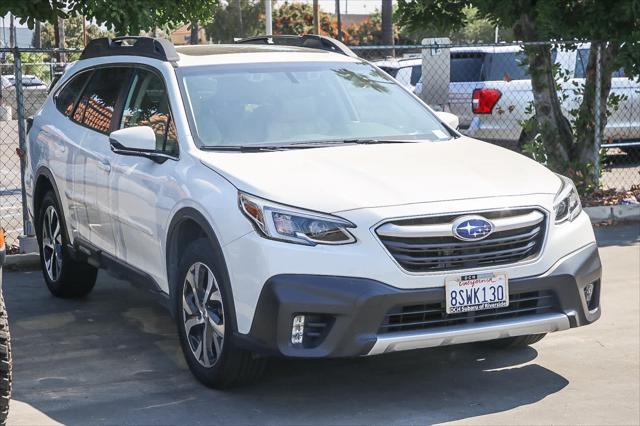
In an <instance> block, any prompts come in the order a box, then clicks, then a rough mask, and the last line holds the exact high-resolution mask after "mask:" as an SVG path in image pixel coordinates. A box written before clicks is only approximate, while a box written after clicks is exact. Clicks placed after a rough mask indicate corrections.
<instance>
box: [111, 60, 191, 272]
mask: <svg viewBox="0 0 640 426" xmlns="http://www.w3.org/2000/svg"><path fill="white" fill-rule="evenodd" d="M124 99H125V100H124V106H123V113H122V119H121V121H120V123H119V126H118V127H119V128H126V127H134V126H149V127H151V128H152V129H153V131H154V132H155V134H156V150H157V151H159V152H163V153H165V154H170V155H172V156H175V158H176V159H177V158H178V143H177V139H176V130H175V126H174V124H173V120H172V116H171V109H170V107H169V99H168V96H167V91H166V88H165V84H164V80H163V78H162V76H161V75H160V74H157V73H156V72H154V71H150V70H147V69H142V68H141V69H136V70H135V71H134V74H133V77H132V83H131V87H130V89H129V91H128V93H127V95H126V96H125V98H124ZM176 165H177V163H176V161H173V160H167V161H165V162H163V163H156V162H154V161H152V160H150V159H148V158H143V157H132V156H123V155H116V158H114V160H113V163H112V169H111V176H110V179H111V181H110V182H111V185H110V186H111V188H112V189H113V191H112V193H111V203H112V205H113V208H114V210H115V215H114V217H115V221H116V223H117V228H116V241H117V247H118V253H117V256H118V257H119V258H120V259H121V260H123V261H124V262H126V263H127V264H129V265H131V266H134V267H136V268H137V269H139V270H141V271H143V272H146V273H147V274H149V275H150V276H152V277H153V278H154V279H155V280H156V282H159V283H161V282H163V281H165V279H164V277H165V276H166V270H164V268H163V265H164V262H163V253H164V250H163V247H162V240H163V238H162V237H163V232H164V227H165V225H166V220H167V218H168V216H169V213H170V211H171V209H172V208H173V206H174V205H175V203H176V200H178V199H179V198H180V197H181V189H180V187H179V186H178V185H177V184H176V183H175V178H174V177H173V176H175V168H176Z"/></svg>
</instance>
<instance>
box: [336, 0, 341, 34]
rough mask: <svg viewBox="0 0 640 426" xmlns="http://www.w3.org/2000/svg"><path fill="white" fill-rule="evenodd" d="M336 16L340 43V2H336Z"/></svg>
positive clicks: (338, 0)
mask: <svg viewBox="0 0 640 426" xmlns="http://www.w3.org/2000/svg"><path fill="white" fill-rule="evenodd" d="M336 16H337V17H338V40H340V41H342V17H341V16H340V0H336Z"/></svg>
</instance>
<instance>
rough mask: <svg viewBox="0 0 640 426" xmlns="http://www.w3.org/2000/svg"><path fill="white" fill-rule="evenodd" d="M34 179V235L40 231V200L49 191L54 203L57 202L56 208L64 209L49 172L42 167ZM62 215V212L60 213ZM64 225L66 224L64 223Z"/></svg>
mask: <svg viewBox="0 0 640 426" xmlns="http://www.w3.org/2000/svg"><path fill="white" fill-rule="evenodd" d="M37 176H38V177H37V179H36V185H35V187H34V191H33V219H34V224H35V229H36V233H38V232H39V231H40V228H39V227H40V223H39V220H38V212H39V211H40V206H41V205H42V199H43V198H44V196H45V194H46V193H47V192H49V191H53V195H54V196H55V197H56V201H57V202H58V206H60V209H64V208H63V207H62V203H61V199H60V193H59V192H58V187H57V186H56V184H55V180H54V179H53V175H52V174H51V172H50V171H49V170H48V169H46V168H44V167H42V168H40V169H39V170H38V173H37ZM62 214H63V215H64V211H63V212H62ZM65 225H66V222H65Z"/></svg>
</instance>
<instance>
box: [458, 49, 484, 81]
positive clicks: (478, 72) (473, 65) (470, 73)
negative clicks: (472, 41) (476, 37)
mask: <svg viewBox="0 0 640 426" xmlns="http://www.w3.org/2000/svg"><path fill="white" fill-rule="evenodd" d="M483 62H484V54H482V53H458V54H452V55H451V82H452V83H462V82H467V81H481V80H482V64H483Z"/></svg>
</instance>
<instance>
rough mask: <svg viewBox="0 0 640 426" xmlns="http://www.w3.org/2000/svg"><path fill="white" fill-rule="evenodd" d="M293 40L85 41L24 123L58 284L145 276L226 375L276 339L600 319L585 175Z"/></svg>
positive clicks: (305, 340) (383, 341)
mask: <svg viewBox="0 0 640 426" xmlns="http://www.w3.org/2000/svg"><path fill="white" fill-rule="evenodd" d="M292 40H293V41H295V40H294V39H291V40H285V41H286V42H287V44H294V43H292ZM298 40H299V41H300V43H298V44H300V45H302V46H308V47H293V46H288V45H282V44H278V43H274V41H273V40H272V39H270V38H269V39H257V40H253V41H251V40H250V42H252V43H253V44H236V45H212V46H188V47H178V48H174V47H173V46H172V45H171V44H169V43H168V42H166V41H164V40H157V39H151V38H122V39H113V40H109V39H97V40H93V41H92V42H91V43H90V44H89V45H88V46H87V48H86V49H85V51H84V52H83V54H82V57H81V59H80V60H79V61H78V62H76V63H75V64H74V65H73V66H71V67H70V68H69V69H68V70H67V71H66V72H65V74H64V76H63V77H62V78H61V79H60V81H59V82H58V83H57V84H56V86H55V87H54V88H53V90H52V91H51V94H50V96H49V97H48V99H47V101H46V102H45V104H44V105H43V107H42V108H41V109H40V110H39V111H38V113H37V114H36V115H35V116H34V117H33V119H32V120H30V121H29V123H28V127H29V132H28V139H29V149H28V160H27V161H28V170H27V172H26V176H25V186H26V188H27V193H28V208H29V212H30V214H31V217H32V218H33V220H34V223H35V228H36V232H37V236H38V240H39V244H40V255H41V260H42V269H43V272H44V279H45V281H46V284H47V286H48V288H49V289H50V291H51V292H52V293H53V294H54V295H56V296H59V297H80V296H84V295H86V294H87V293H89V292H90V291H91V289H92V288H93V286H94V283H95V280H96V273H97V270H98V268H101V267H102V268H106V269H108V270H111V271H115V272H119V273H120V274H123V273H124V274H125V275H126V276H127V277H128V278H129V279H130V280H132V281H138V282H140V283H146V284H149V285H150V286H151V287H152V288H153V289H154V290H156V291H157V292H159V293H161V294H162V295H165V296H166V300H167V302H168V305H169V307H170V310H171V313H172V314H173V316H174V317H175V320H176V322H177V326H178V333H179V336H180V342H181V345H182V349H183V352H184V356H185V357H186V360H187V363H188V365H189V367H190V369H191V371H192V372H193V374H194V375H195V376H196V377H197V378H198V379H199V380H201V381H202V382H204V383H205V384H207V385H209V386H214V387H223V386H228V385H231V384H234V383H237V382H239V381H242V380H247V379H250V378H253V377H255V376H257V375H258V374H259V373H260V372H261V371H262V370H263V367H264V363H265V359H266V358H267V357H268V356H270V355H279V356H286V357H302V358H318V357H320V358H325V357H352V356H363V355H375V354H383V353H387V352H393V351H401V350H408V349H416V348H426V347H434V346H443V345H451V344H457V343H465V342H479V341H491V342H492V344H495V345H499V346H503V347H514V346H521V345H528V344H532V343H535V342H537V341H539V340H540V339H541V338H542V337H543V336H544V335H545V333H549V332H555V331H559V330H565V329H568V328H571V327H578V326H582V325H587V324H590V323H591V322H593V321H595V320H597V319H598V318H599V316H600V303H599V294H600V284H601V281H600V278H601V265H600V259H599V256H598V250H597V247H596V243H595V239H594V233H593V230H592V227H591V224H590V221H589V218H588V217H587V215H586V214H585V213H584V212H582V209H581V205H580V200H579V198H578V195H577V193H576V189H575V187H574V185H573V183H572V182H571V180H569V179H567V178H565V177H562V176H559V175H556V174H554V173H552V172H551V171H549V170H548V169H546V168H545V167H543V166H542V165H540V164H538V163H536V162H534V161H532V160H530V159H528V158H525V157H524V156H521V155H519V154H516V153H513V152H511V151H508V150H505V149H502V148H499V147H497V146H494V145H491V144H488V143H484V142H480V141H477V140H473V139H469V138H466V137H464V136H462V135H460V134H459V133H458V132H456V131H455V130H454V129H452V128H451V127H450V126H449V125H447V124H446V123H445V122H443V121H441V120H440V119H439V116H438V115H437V113H434V112H433V111H432V110H431V109H429V107H428V106H426V105H425V104H424V103H422V102H421V101H420V99H418V98H417V97H416V96H414V95H413V94H411V93H410V92H409V91H407V90H406V89H404V88H403V87H402V86H401V85H399V84H398V83H397V82H396V81H395V80H393V79H392V78H391V77H389V76H388V75H387V74H385V73H384V72H382V71H381V70H379V69H378V68H376V67H374V66H372V65H371V64H369V63H367V62H366V61H364V60H362V59H359V58H357V57H356V56H355V55H353V54H352V52H350V51H349V50H348V49H347V48H345V47H344V46H343V45H341V44H340V43H337V42H335V41H332V40H330V39H326V38H322V37H306V36H305V37H302V38H299V39H298ZM263 42H264V44H262V45H260V44H259V43H263ZM256 43H258V44H256Z"/></svg>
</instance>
